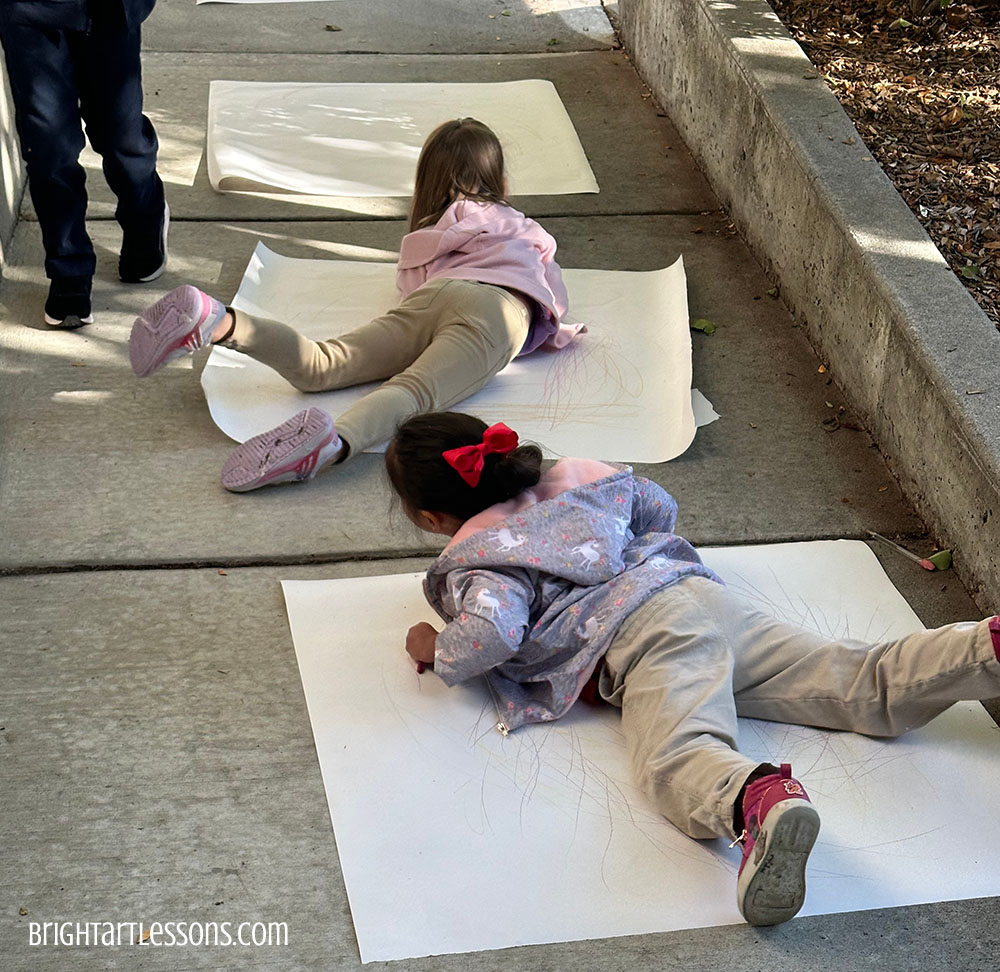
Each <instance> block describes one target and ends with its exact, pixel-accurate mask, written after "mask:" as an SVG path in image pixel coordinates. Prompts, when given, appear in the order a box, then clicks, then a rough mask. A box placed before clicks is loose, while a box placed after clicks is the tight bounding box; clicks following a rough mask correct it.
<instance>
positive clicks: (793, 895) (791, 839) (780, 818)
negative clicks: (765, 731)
mask: <svg viewBox="0 0 1000 972" xmlns="http://www.w3.org/2000/svg"><path fill="white" fill-rule="evenodd" d="M743 822H744V823H743V826H744V830H743V833H742V834H741V835H740V836H739V838H737V840H738V841H739V843H741V844H742V845H743V861H742V863H741V864H740V872H739V877H738V878H737V881H736V903H737V904H738V905H739V908H740V911H741V912H742V914H743V917H744V918H746V920H747V921H748V922H749V923H750V924H751V925H780V924H781V922H783V921H788V919H789V918H794V917H795V915H796V914H797V913H798V911H799V909H800V908H801V907H802V902H803V901H804V900H805V897H806V859H807V858H808V857H809V852H810V851H811V850H812V847H813V844H814V843H815V842H816V835H817V834H818V833H819V814H818V813H817V812H816V810H815V808H814V807H813V805H812V804H811V803H810V802H809V797H808V796H806V791H805V790H804V789H803V787H802V784H801V783H800V782H799V781H798V780H795V779H792V768H791V766H789V764H788V763H782V764H781V772H780V773H771V774H770V775H769V776H762V777H761V778H760V779H758V780H755V781H754V782H753V783H751V784H750V785H749V786H748V787H747V788H746V790H745V792H744V795H743Z"/></svg>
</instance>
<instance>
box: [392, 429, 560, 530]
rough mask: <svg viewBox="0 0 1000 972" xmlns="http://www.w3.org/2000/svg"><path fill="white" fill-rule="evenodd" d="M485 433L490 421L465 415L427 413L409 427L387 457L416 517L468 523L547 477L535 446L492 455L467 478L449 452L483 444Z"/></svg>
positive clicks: (401, 494) (404, 499)
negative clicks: (427, 514)
mask: <svg viewBox="0 0 1000 972" xmlns="http://www.w3.org/2000/svg"><path fill="white" fill-rule="evenodd" d="M486 431H487V426H486V423H485V422H483V421H482V420H481V419H478V418H476V417H475V416H473V415H465V414H463V413H461V412H428V413H426V414H424V415H417V416H414V417H413V418H411V419H408V420H407V421H406V422H404V423H403V424H402V425H401V426H400V427H399V429H398V431H397V432H396V434H395V436H394V437H393V439H392V442H391V443H390V445H389V449H388V451H387V452H386V456H385V464H386V471H387V472H388V474H389V481H390V482H391V483H392V487H393V489H394V490H395V491H396V493H397V494H398V495H399V498H400V501H401V502H402V504H403V506H404V508H405V509H406V510H407V511H408V512H409V513H411V514H412V513H415V512H416V511H418V510H427V511H429V512H434V513H446V514H448V515H449V516H454V517H456V518H457V519H459V520H462V521H463V522H464V521H465V520H468V519H469V518H470V517H473V516H475V515H476V514H477V513H481V512H482V511H483V510H485V509H486V508H487V507H489V506H493V505H494V503H503V502H505V501H506V500H509V499H511V498H513V497H514V496H517V494H518V493H520V492H522V491H523V490H525V489H529V488H530V487H532V486H534V485H535V484H536V483H537V482H538V480H539V478H540V476H541V472H542V452H541V449H539V448H538V446H536V445H530V444H529V445H517V446H515V448H513V449H511V450H510V451H507V452H503V453H499V452H487V454H486V455H484V456H482V469H481V471H480V472H479V474H478V479H477V478H476V476H475V475H469V476H468V478H467V476H466V474H464V473H461V472H459V471H458V469H457V468H456V466H454V465H452V464H450V463H449V462H448V460H447V459H446V458H445V456H444V453H446V452H450V451H452V450H461V449H462V448H463V447H466V446H477V445H481V444H482V443H483V433H484V432H486ZM470 480H475V485H470Z"/></svg>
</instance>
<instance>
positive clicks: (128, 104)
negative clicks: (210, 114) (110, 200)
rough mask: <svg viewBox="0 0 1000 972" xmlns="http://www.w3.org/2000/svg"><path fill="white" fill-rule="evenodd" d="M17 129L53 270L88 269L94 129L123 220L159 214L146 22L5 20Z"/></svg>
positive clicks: (2, 34)
mask: <svg viewBox="0 0 1000 972" xmlns="http://www.w3.org/2000/svg"><path fill="white" fill-rule="evenodd" d="M0 41H2V43H3V48H4V54H5V56H6V60H7V73H8V75H9V77H10V84H11V91H12V94H13V98H14V109H15V115H16V119H15V120H16V124H17V132H18V135H19V137H20V140H21V151H22V153H23V155H24V159H25V163H26V164H27V168H28V188H29V190H30V192H31V200H32V202H33V203H34V206H35V212H36V213H37V215H38V222H39V224H40V226H41V230H42V242H43V244H44V246H45V272H46V274H47V276H49V277H75V276H91V275H93V273H94V269H95V266H96V259H95V257H94V247H93V245H92V244H91V242H90V237H89V236H88V235H87V228H86V224H85V216H86V212H87V189H86V174H85V172H84V170H83V167H82V166H81V165H80V162H79V158H80V152H81V150H82V149H83V146H84V138H83V125H86V130H87V137H88V138H89V139H90V143H91V145H92V146H93V147H94V149H95V151H97V152H98V153H99V154H100V155H101V158H102V160H103V167H104V177H105V178H106V179H107V181H108V185H109V186H110V187H111V190H112V191H113V192H114V194H115V195H116V196H117V197H118V207H117V209H116V211H115V218H116V219H117V220H118V222H119V223H120V224H121V226H122V228H123V229H124V230H126V231H128V230H129V229H130V228H132V227H138V228H140V229H141V228H142V227H143V226H144V225H147V224H148V223H150V222H152V223H154V224H158V223H159V219H160V215H161V213H162V212H163V184H162V183H161V182H160V178H159V176H158V175H157V174H156V150H157V140H156V132H155V131H154V130H153V125H152V123H151V122H150V121H149V119H148V118H146V116H145V115H143V113H142V73H141V67H140V60H139V51H140V28H139V26H138V25H135V26H134V27H132V28H128V27H126V26H125V25H124V23H122V24H117V23H115V24H106V25H101V24H94V25H93V26H92V27H91V29H90V30H89V31H77V30H60V29H57V28H44V27H33V26H30V25H26V24H17V23H6V24H3V25H2V26H0Z"/></svg>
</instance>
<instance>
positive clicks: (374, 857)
mask: <svg viewBox="0 0 1000 972" xmlns="http://www.w3.org/2000/svg"><path fill="white" fill-rule="evenodd" d="M701 552H702V554H703V555H704V558H705V560H706V562H707V563H708V564H709V565H710V566H712V567H713V568H714V569H716V570H717V571H719V572H720V573H721V575H722V576H723V577H725V578H726V579H727V581H728V582H729V584H730V587H731V588H733V589H734V590H736V591H737V592H739V593H740V594H741V596H744V597H746V598H748V599H750V600H753V601H755V602H758V603H761V604H763V605H764V606H765V607H766V608H767V609H768V610H770V611H772V613H775V614H777V615H779V616H781V617H784V618H786V619H789V620H792V621H795V622H797V623H801V624H803V625H804V626H808V627H813V628H816V629H818V630H820V631H823V632H826V633H838V634H839V633H845V632H850V633H851V634H852V635H853V636H855V637H858V638H865V639H869V640H877V639H881V638H888V637H897V636H900V635H903V634H905V633H907V632H910V631H914V630H919V629H920V627H921V625H920V622H919V621H918V619H917V618H916V616H915V615H914V614H913V612H912V611H911V610H910V608H909V607H908V605H907V604H906V602H905V601H904V600H903V598H902V597H901V596H900V595H899V593H898V592H897V591H896V590H895V588H894V587H893V586H892V584H891V583H890V582H889V580H888V578H887V577H886V576H885V574H884V573H883V572H882V569H881V567H880V566H879V564H878V561H877V560H876V559H875V557H874V555H873V554H872V553H871V551H870V550H868V548H867V547H866V546H865V545H864V544H862V543H858V542H853V541H823V542H815V543H793V544H781V545H773V546H761V547H728V548H718V549H706V550H702V551H701ZM282 586H283V588H284V594H285V602H286V605H287V608H288V616H289V622H290V625H291V630H292V638H293V640H294V643H295V651H296V655H297V657H298V664H299V670H300V673H301V676H302V683H303V686H304V688H305V694H306V701H307V704H308V707H309V715H310V719H311V720H312V726H313V733H314V736H315V740H316V749H317V753H318V755H319V760H320V766H321V768H322V772H323V780H324V783H325V786H326V792H327V799H328V800H329V804H330V814H331V818H332V820H333V826H334V829H335V831H336V838H337V848H338V850H339V852H340V859H341V864H342V867H343V872H344V879H345V882H346V885H347V891H348V896H349V898H350V904H351V913H352V915H353V918H354V924H355V929H356V932H357V936H358V943H359V947H360V950H361V957H362V961H364V962H371V961H388V960H392V959H401V958H407V957H413V956H420V955H427V954H438V953H448V952H464V951H473V950H478V949H492V948H504V947H507V946H511V945H519V944H521V945H523V944H532V943H544V942H555V941H571V940H577V939H584V938H602V937H608V936H616V935H631V934H641V933H647V932H657V931H670V930H674V929H679V928H694V927H703V926H710V925H720V924H728V923H736V922H740V921H742V918H741V917H740V915H739V912H738V910H737V908H736V902H735V895H736V892H735V886H736V870H737V867H738V865H739V850H738V849H729V848H728V847H727V845H726V842H725V841H722V840H715V841H707V842H700V841H694V840H691V839H690V838H688V837H686V836H684V835H683V834H681V833H680V832H679V831H677V830H676V829H674V828H673V827H672V826H671V825H670V824H668V823H667V822H666V821H665V820H664V819H663V818H662V817H660V816H659V815H658V814H657V813H656V812H655V811H654V810H653V809H652V807H651V806H649V805H648V804H647V802H646V800H645V798H644V797H643V796H642V794H641V793H639V792H638V791H637V790H636V789H635V788H634V787H633V786H632V784H631V782H630V779H629V771H628V760H627V757H626V754H625V750H624V747H623V744H622V739H621V734H620V731H619V725H620V721H619V715H618V713H617V711H616V710H614V709H611V708H604V709H588V708H586V707H584V706H581V705H578V706H576V707H574V709H573V710H572V711H571V712H570V714H569V715H568V716H567V717H565V718H563V719H561V720H559V721H558V722H556V723H552V724H548V725H545V726H532V727H527V728H525V729H520V730H517V731H516V732H514V733H511V734H510V735H509V736H507V737H506V738H504V737H502V736H501V735H500V734H499V733H498V732H496V731H495V729H494V724H495V722H496V718H497V717H496V712H495V710H494V707H493V704H492V702H491V701H490V698H489V695H488V694H487V691H486V689H485V687H484V684H483V683H481V682H478V681H477V682H476V683H475V684H470V685H463V686H458V687H456V688H452V689H448V688H446V687H445V686H444V685H443V684H442V683H441V682H440V681H439V680H438V679H437V678H436V677H435V676H434V675H433V674H431V673H427V674H425V675H422V676H418V675H417V674H416V672H415V671H414V669H413V667H412V665H411V663H410V662H409V660H408V658H407V656H406V655H405V654H404V652H403V638H404V635H405V632H406V630H407V628H408V627H409V626H410V625H412V624H414V623H416V622H417V621H419V620H426V621H430V622H431V623H434V624H436V625H437V626H440V620H439V619H437V618H436V617H435V616H434V615H433V612H431V610H430V609H429V608H428V607H427V605H426V604H425V602H424V599H423V596H422V592H421V586H420V575H416V574H412V575H391V576H383V577H365V578H352V579H346V580H329V581H284V582H283V585H282ZM997 739H998V733H997V727H996V725H995V724H994V723H993V721H992V720H991V719H990V718H989V716H988V715H987V714H986V712H985V711H984V710H983V708H982V707H981V706H979V705H978V704H977V703H960V704H959V705H957V706H954V707H953V708H952V709H950V710H949V711H948V712H946V713H945V714H944V715H942V716H940V717H939V718H938V719H936V720H935V721H934V722H932V723H931V724H930V725H929V726H926V727H925V728H923V729H920V730H917V731H914V732H912V733H910V734H908V735H907V736H905V737H903V738H901V739H898V740H894V741H876V740H872V739H867V738H865V737H862V736H857V735H854V734H853V733H828V732H821V731H818V730H814V729H805V728H801V727H797V726H785V725H780V724H777V723H767V722H760V721H756V720H742V721H741V729H740V747H741V749H742V750H743V751H744V752H746V753H748V754H749V755H751V756H753V757H754V758H756V759H759V760H761V761H765V760H767V761H771V762H775V763H777V762H780V761H790V762H791V763H792V765H793V768H794V770H795V772H796V774H797V775H798V776H799V777H800V778H801V779H802V780H803V782H804V783H805V785H806V787H807V788H808V789H809V793H810V795H811V796H812V798H813V801H814V803H815V805H816V806H817V808H818V809H819V811H820V814H821V815H822V819H823V827H822V830H821V832H820V836H819V840H818V842H817V844H816V847H815V849H814V851H813V853H812V856H811V858H810V867H809V872H808V884H809V887H808V894H807V897H806V903H805V907H804V909H803V910H802V912H801V913H802V914H803V915H809V914H825V913H832V912H842V911H855V910H862V909H869V908H885V907H894V906H900V905H907V904H916V903H921V902H929V901H941V900H952V899H959V898H968V897H979V896H989V895H996V894H998V893H1000V846H998V844H997V841H995V840H994V839H993V834H994V833H995V831H996V820H997V816H996V808H997V806H1000V775H998V774H997V773H996V752H997ZM973 784H974V785H973ZM956 794H960V796H956Z"/></svg>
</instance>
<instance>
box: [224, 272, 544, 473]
mask: <svg viewBox="0 0 1000 972" xmlns="http://www.w3.org/2000/svg"><path fill="white" fill-rule="evenodd" d="M234 317H235V319H236V323H235V327H234V329H233V333H232V335H231V336H230V337H229V339H227V340H226V341H224V342H223V344H224V345H225V346H226V347H229V348H234V349H235V350H237V351H242V352H243V353H244V354H248V355H250V357H252V358H255V359H256V360H257V361H260V362H261V363H263V364H266V365H268V366H269V367H271V368H273V369H274V370H275V371H277V372H278V374H280V375H281V376H282V377H283V378H285V379H286V380H287V381H288V382H290V383H291V384H292V385H294V386H295V387H296V388H298V389H299V390H300V391H304V392H321V391H332V390H333V389H335V388H348V387H350V386H352V385H360V384H363V383H364V382H369V381H383V382H384V383H383V384H382V385H380V386H379V387H378V388H376V389H374V390H373V391H372V392H370V393H369V394H367V395H365V397H364V398H362V399H361V400H360V401H358V402H356V403H355V404H354V405H352V406H351V407H350V408H349V409H348V410H347V411H346V412H344V413H343V414H342V415H339V416H334V418H335V421H336V424H337V431H338V432H339V433H340V436H341V437H342V438H343V439H344V441H345V442H346V443H347V444H348V446H349V455H356V454H357V453H359V452H362V451H364V450H365V449H366V448H368V447H369V446H372V445H378V444H379V443H381V442H385V441H386V440H387V439H390V438H391V437H392V435H393V433H394V432H395V431H396V429H397V427H398V426H399V424H400V423H401V422H402V421H404V420H405V419H407V418H409V417H410V416H411V415H416V414H418V413H421V412H433V411H438V410H444V409H447V408H449V407H450V406H452V405H454V404H455V403H456V402H460V401H461V400H462V399H463V398H467V397H468V396H469V395H471V394H473V393H474V392H477V391H479V389H480V388H482V387H483V385H485V384H486V383H487V382H488V381H489V380H490V378H492V377H493V376H494V375H495V374H496V373H497V372H498V371H500V370H501V369H503V368H505V367H506V366H507V364H508V363H509V362H510V361H511V359H512V358H513V357H514V356H515V355H516V354H517V353H518V351H520V350H521V347H522V346H523V345H524V341H525V339H526V338H527V336H528V326H529V324H530V322H531V319H530V314H529V311H528V306H527V304H526V302H525V301H524V300H522V299H520V298H519V297H516V296H515V295H514V294H513V293H511V292H510V291H509V290H505V289H504V288H503V287H494V286H492V285H491V284H483V283H476V282H473V281H469V280H446V279H441V278H437V279H435V280H431V281H430V282H429V283H426V284H424V286H423V287H420V288H419V289H418V290H415V291H414V292H413V293H412V294H410V296H409V297H407V298H406V299H405V300H404V301H403V302H402V303H401V304H400V305H399V306H398V307H395V308H393V309H392V310H390V311H389V312H388V313H386V314H383V315H382V316H381V317H376V318H375V320H373V321H370V322H369V323H368V324H364V325H362V326H361V327H359V328H357V329H356V330H354V331H351V332H350V333H348V334H342V335H340V336H339V337H336V338H331V339H330V340H328V341H312V340H310V339H309V338H306V337H303V335H301V334H300V333H299V332H298V331H296V330H295V329H294V328H292V327H289V326H288V325H287V324H281V323H279V322H278V321H269V320H265V319H262V318H254V317H251V316H250V315H249V314H245V313H243V312H242V311H236V312H235V314H234ZM385 379H388V380H385Z"/></svg>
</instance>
